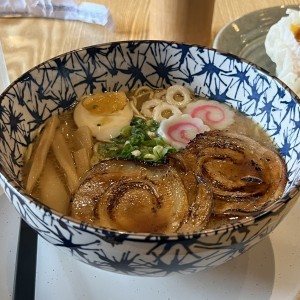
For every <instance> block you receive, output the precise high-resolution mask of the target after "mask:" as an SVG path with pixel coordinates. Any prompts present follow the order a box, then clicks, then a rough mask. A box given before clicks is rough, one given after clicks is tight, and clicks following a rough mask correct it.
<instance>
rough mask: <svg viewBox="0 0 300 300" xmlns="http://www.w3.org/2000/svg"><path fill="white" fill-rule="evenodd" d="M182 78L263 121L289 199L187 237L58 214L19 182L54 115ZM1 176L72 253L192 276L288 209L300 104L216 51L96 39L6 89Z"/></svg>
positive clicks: (148, 272)
mask: <svg viewBox="0 0 300 300" xmlns="http://www.w3.org/2000/svg"><path fill="white" fill-rule="evenodd" d="M172 84H179V85H185V86H187V87H189V88H190V89H191V90H192V91H193V92H194V93H195V94H197V95H200V96H203V97H207V98H210V99H215V100H217V101H219V102H224V103H227V104H229V105H230V106H232V107H234V108H236V109H237V110H238V111H241V112H243V113H244V114H245V115H247V117H249V118H251V119H253V120H254V121H255V122H257V123H259V124H260V125H261V126H262V127H263V128H264V130H265V131H266V132H267V133H268V134H269V136H270V137H271V138H272V140H273V141H274V143H275V144H276V146H277V148H278V149H279V151H280V152H281V154H282V156H283V158H284V159H285V161H286V165H287V171H288V182H287V185H286V188H285V191H284V194H283V196H282V197H281V198H280V199H278V201H276V202H275V203H273V204H272V205H271V206H269V207H267V208H265V209H264V210H263V211H261V212H260V213H259V214H258V215H256V216H252V217H248V218H246V219H241V220H239V221H237V222H235V223H233V224H230V225H223V226H221V227H219V228H216V229H207V230H202V231H199V232H193V233H190V234H177V233H174V234H150V233H132V232H124V231H117V230H109V229H106V228H101V227H96V226H91V225H88V224H86V223H82V222H79V221H76V220H74V219H72V218H70V217H68V216H64V215H61V214H59V213H58V212H56V211H54V210H52V209H51V208H49V207H47V206H44V205H43V204H41V203H40V202H39V201H38V200H37V199H34V198H33V197H31V196H30V195H28V194H27V193H26V192H25V191H24V189H23V188H22V184H21V182H22V164H23V155H24V152H25V150H26V148H27V147H28V145H29V144H30V142H31V141H32V139H33V138H34V136H35V133H36V131H37V129H38V127H39V126H40V125H41V124H42V123H43V122H44V121H45V120H46V119H48V118H49V117H50V116H51V115H53V114H56V113H61V112H63V111H65V110H66V109H68V108H69V107H70V106H72V105H73V104H74V103H75V102H76V101H77V100H78V99H79V98H80V97H81V96H82V95H85V94H89V93H94V92H96V91H115V90H132V89H135V88H137V87H139V86H143V85H148V86H150V87H153V88H162V87H168V86H170V85H172ZM0 102H1V110H0V112H1V113H0V124H1V125H0V126H1V135H0V152H1V154H0V162H1V174H0V179H1V180H0V181H1V184H2V187H3V189H4V191H5V193H6V195H7V197H8V198H9V200H10V201H11V203H12V205H13V206H14V207H15V209H16V210H17V211H18V213H19V214H20V216H21V217H22V219H23V220H24V221H25V222H27V223H28V224H29V225H30V226H31V227H32V228H33V229H34V230H36V231H37V232H38V233H39V235H40V236H41V237H42V238H44V239H45V240H47V241H48V242H50V243H52V244H54V245H56V246H58V247H59V248H60V249H63V250H65V251H66V252H67V253H69V254H70V255H71V256H72V257H74V258H75V259H78V260H80V261H82V262H84V263H86V264H89V265H91V266H93V267H96V268H100V269H103V270H107V271H111V272H116V273H121V274H127V275H136V276H166V275H169V274H174V273H181V274H186V273H194V272H198V271H201V270H205V269H208V268H212V267H215V266H218V265H221V264H223V263H225V262H227V261H229V260H231V259H233V258H235V257H237V256H239V255H241V254H242V253H244V252H246V251H247V250H248V249H250V248H251V247H252V246H253V245H255V244H257V243H258V242H259V241H261V240H262V239H263V238H265V237H267V236H268V235H269V234H270V232H272V231H273V230H274V229H275V228H276V226H277V225H278V224H279V223H280V222H281V221H282V219H283V218H284V217H285V216H286V214H287V213H288V212H289V211H290V209H291V208H292V206H293V204H294V203H295V201H296V195H297V193H298V185H299V176H300V170H299V169H300V164H299V163H298V159H299V155H300V128H299V118H300V106H299V104H298V99H297V97H296V96H295V94H294V93H293V92H292V91H291V90H289V89H288V88H287V87H286V86H285V85H284V84H283V83H281V82H280V81H279V80H278V79H276V78H274V77H273V76H270V75H269V74H267V73H266V72H265V71H263V70H261V69H260V68H259V67H257V66H255V65H253V64H251V63H249V62H247V61H245V60H243V59H240V58H238V57H236V56H233V55H230V54H226V53H221V52H218V51H216V50H215V49H209V48H204V47H199V46H196V45H187V44H180V43H174V42H164V41H130V42H114V43H109V44H103V45H95V46H91V47H87V48H83V49H79V50H75V51H70V52H68V53H65V54H62V55H60V56H57V57H55V58H53V59H50V60H48V61H46V62H44V63H42V64H40V65H38V66H36V67H34V68H33V69H31V70H29V71H28V72H26V73H25V74H23V76H21V77H20V78H18V79H17V80H16V81H14V82H13V83H12V84H11V85H10V86H9V87H8V88H7V89H6V90H5V91H4V92H3V94H2V95H1V97H0Z"/></svg>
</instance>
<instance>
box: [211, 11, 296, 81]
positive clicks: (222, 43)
mask: <svg viewBox="0 0 300 300" xmlns="http://www.w3.org/2000/svg"><path fill="white" fill-rule="evenodd" d="M287 8H291V9H299V5H298V6H297V5H290V6H276V7H270V8H266V9H261V10H257V11H254V12H251V13H249V14H246V15H244V16H242V17H240V18H238V19H236V20H235V21H233V22H231V23H229V24H228V25H226V26H225V27H223V28H222V29H221V30H220V31H219V33H218V34H217V36H216V38H215V40H214V43H213V47H214V48H216V49H218V50H221V51H224V52H228V53H231V54H235V55H237V56H239V57H242V58H244V59H247V60H249V61H251V62H253V63H255V64H257V65H259V66H260V67H262V68H264V69H266V70H267V71H269V72H270V73H271V74H273V75H275V64H274V63H273V62H272V61H271V60H270V58H269V57H268V56H267V54H266V51H265V46H264V42H265V37H266V35H267V32H268V30H269V29H270V27H271V26H272V25H273V24H275V23H277V22H278V21H279V20H280V19H281V18H282V17H283V16H285V15H286V10H287Z"/></svg>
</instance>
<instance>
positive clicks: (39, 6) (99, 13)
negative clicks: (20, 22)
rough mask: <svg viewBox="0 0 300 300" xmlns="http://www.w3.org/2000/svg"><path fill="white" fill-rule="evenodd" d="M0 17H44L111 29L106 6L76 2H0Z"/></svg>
mask: <svg viewBox="0 0 300 300" xmlns="http://www.w3.org/2000/svg"><path fill="white" fill-rule="evenodd" d="M0 17H44V18H53V19H64V20H77V21H82V22H87V23H95V24H99V25H103V26H107V27H109V28H111V27H112V20H111V15H110V12H109V9H108V8H107V7H106V6H104V5H101V4H96V3H91V2H82V3H78V2H76V0H0Z"/></svg>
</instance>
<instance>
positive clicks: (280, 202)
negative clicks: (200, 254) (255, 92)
mask: <svg viewBox="0 0 300 300" xmlns="http://www.w3.org/2000/svg"><path fill="white" fill-rule="evenodd" d="M129 43H145V44H147V43H163V44H168V45H172V44H177V45H185V46H188V47H195V48H201V49H207V50H208V51H214V52H215V53H218V54H221V55H225V56H228V57H231V58H234V59H235V60H239V61H241V62H244V63H246V64H248V65H250V66H251V67H254V68H255V69H256V70H258V71H260V72H262V73H263V74H265V75H267V76H269V77H271V78H272V80H275V81H277V82H278V83H279V85H281V86H282V87H283V88H284V89H285V90H286V91H287V92H288V93H289V94H290V95H291V96H292V97H293V98H294V100H295V101H296V102H297V104H298V105H299V106H300V98H299V97H298V96H297V95H296V93H295V92H293V91H292V90H291V89H290V88H289V87H288V86H287V85H286V84H285V83H284V82H283V81H282V80H280V79H279V78H277V77H276V76H275V75H273V74H271V73H270V72H269V71H267V70H265V69H264V68H262V67H260V66H258V65H257V64H255V63H253V62H251V61H249V60H247V59H245V58H242V57H239V56H237V55H235V54H232V53H229V52H226V51H222V50H218V49H216V48H213V47H209V46H203V45H197V44H190V43H185V42H179V41H167V40H155V39H153V40H152V39H141V40H138V39H136V40H121V41H112V42H105V43H100V44H94V45H89V46H85V47H81V48H77V49H72V50H69V51H66V52H64V53H61V54H58V55H56V56H53V57H51V58H49V59H47V60H45V61H43V62H41V63H39V64H37V65H35V66H33V67H32V68H30V69H29V70H27V71H26V72H24V73H23V74H21V75H20V76H19V77H18V78H16V79H15V80H14V81H12V82H11V83H10V84H9V86H8V87H7V88H6V89H5V90H4V91H3V92H2V93H1V94H0V101H1V100H3V99H4V98H5V96H6V95H7V94H8V91H9V90H10V89H11V88H12V87H13V86H14V85H15V84H17V83H18V82H20V81H21V80H22V79H23V78H24V77H26V76H28V75H29V74H30V73H31V72H32V71H34V70H37V69H39V68H41V67H42V66H44V65H45V64H47V63H48V62H50V61H53V60H55V59H57V58H61V57H64V56H66V55H68V54H72V53H78V52H81V51H84V50H87V49H92V48H99V47H106V46H109V45H113V44H124V45H125V44H129ZM1 177H3V179H2V178H1ZM0 181H3V182H5V184H7V185H8V186H9V187H10V188H11V189H14V190H17V191H18V193H19V194H20V195H21V196H22V197H23V198H24V200H25V201H26V202H28V203H29V204H34V205H35V206H38V209H39V210H43V211H45V212H47V213H51V216H55V217H56V218H57V219H58V220H66V221H67V222H68V223H69V224H70V226H72V227H76V228H79V227H80V228H81V229H82V230H84V231H87V232H90V233H91V232H92V233H97V234H99V233H102V234H104V235H107V233H112V234H114V235H115V236H126V237H127V238H126V240H134V241H137V240H141V239H142V240H145V238H148V239H149V242H151V241H152V240H151V238H152V239H153V240H155V241H157V238H159V237H168V240H181V239H184V240H186V239H193V238H198V237H200V236H202V235H205V236H211V235H216V234H221V233H225V232H229V231H231V230H234V229H236V228H240V227H245V226H249V225H252V224H254V223H255V222H256V221H257V220H259V219H263V218H265V217H267V216H268V215H269V214H271V213H272V212H274V211H277V210H280V209H282V208H283V207H284V206H285V205H286V204H287V203H288V202H289V201H290V200H291V199H294V198H295V197H296V196H297V195H298V194H299V193H300V180H299V181H298V182H297V183H296V184H295V187H294V188H293V189H292V190H291V191H290V192H289V193H288V195H287V196H286V197H280V198H279V199H277V200H276V201H275V202H274V203H272V204H271V205H270V206H268V207H267V208H268V209H267V210H266V211H264V212H260V213H257V214H253V215H251V216H249V217H246V218H242V219H241V220H238V221H237V222H233V223H230V224H226V225H222V226H220V227H216V228H211V229H204V230H200V231H195V232H189V233H168V234H163V233H148V232H127V231H122V230H115V229H110V228H106V227H101V226H96V225H93V224H89V223H86V222H83V221H79V220H76V219H75V218H73V217H71V216H67V215H64V214H61V213H59V212H58V211H56V210H54V209H52V208H50V207H49V206H47V205H45V204H43V203H41V202H40V201H39V200H38V199H36V198H35V197H32V196H31V195H30V194H28V193H27V192H26V191H25V189H24V188H23V187H22V185H21V184H20V183H19V182H18V181H16V180H14V179H12V178H10V176H8V175H7V174H6V172H5V171H4V170H3V168H2V166H0ZM4 191H5V189H4ZM5 193H6V191H5ZM289 195H291V196H289ZM21 217H22V218H23V216H21ZM24 220H25V221H26V219H24ZM29 225H30V224H29Z"/></svg>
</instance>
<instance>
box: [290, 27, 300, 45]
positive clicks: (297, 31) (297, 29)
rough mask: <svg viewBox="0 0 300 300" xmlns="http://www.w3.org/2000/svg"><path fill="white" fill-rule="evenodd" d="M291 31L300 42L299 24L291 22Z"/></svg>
mask: <svg viewBox="0 0 300 300" xmlns="http://www.w3.org/2000/svg"><path fill="white" fill-rule="evenodd" d="M291 31H292V33H293V34H294V37H295V39H296V41H297V42H300V26H299V25H298V24H291Z"/></svg>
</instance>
